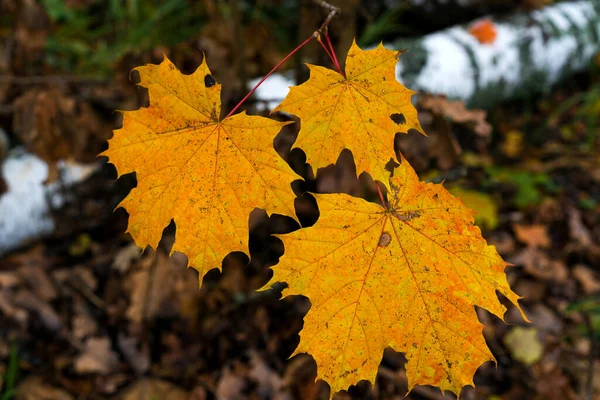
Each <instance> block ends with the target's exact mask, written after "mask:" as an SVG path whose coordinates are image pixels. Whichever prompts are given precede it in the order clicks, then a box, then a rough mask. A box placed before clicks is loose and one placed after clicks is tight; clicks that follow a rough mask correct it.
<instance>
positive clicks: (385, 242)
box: [377, 232, 392, 247]
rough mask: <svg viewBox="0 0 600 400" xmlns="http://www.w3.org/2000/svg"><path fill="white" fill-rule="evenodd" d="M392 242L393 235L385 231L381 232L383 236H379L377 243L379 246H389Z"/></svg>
mask: <svg viewBox="0 0 600 400" xmlns="http://www.w3.org/2000/svg"><path fill="white" fill-rule="evenodd" d="M391 242H392V235H390V234H389V232H383V233H382V234H381V237H380V238H379V243H377V246H379V247H387V246H389V244H390V243H391Z"/></svg>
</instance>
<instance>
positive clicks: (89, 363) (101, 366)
mask: <svg viewBox="0 0 600 400" xmlns="http://www.w3.org/2000/svg"><path fill="white" fill-rule="evenodd" d="M117 366H118V356H117V354H116V353H115V352H114V351H113V350H112V349H111V343H110V339H109V338H107V337H93V338H89V339H88V340H86V341H85V349H84V351H83V353H82V354H80V355H79V356H78V357H77V358H76V359H75V372H77V373H78V374H90V373H91V374H110V373H111V372H114V371H115V369H116V368H117Z"/></svg>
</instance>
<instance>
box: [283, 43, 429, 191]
mask: <svg viewBox="0 0 600 400" xmlns="http://www.w3.org/2000/svg"><path fill="white" fill-rule="evenodd" d="M401 54H402V51H392V50H387V49H385V48H384V47H383V45H379V47H377V48H376V49H374V50H367V51H364V50H361V49H360V48H359V47H358V46H357V45H356V43H353V44H352V47H350V50H349V51H348V56H347V58H346V76H345V77H344V76H342V75H340V74H339V73H338V72H336V71H333V70H330V69H328V68H324V67H321V66H318V65H311V64H307V65H308V68H309V69H310V78H309V79H308V81H306V82H304V83H303V84H301V85H300V86H295V87H292V88H291V89H290V92H289V94H288V95H287V97H286V98H285V99H284V100H283V102H282V103H281V104H280V105H279V106H278V107H277V108H275V109H274V110H273V111H284V112H287V113H291V114H294V115H296V116H298V117H299V118H300V132H299V133H298V139H297V140H296V143H295V144H294V147H299V148H301V149H302V150H304V152H305V153H306V158H307V162H308V163H309V164H310V165H311V166H312V167H313V168H314V169H315V170H316V169H318V168H321V167H326V166H327V165H329V164H331V163H334V162H335V161H336V160H337V158H338V156H339V155H340V152H341V151H342V150H343V149H345V148H346V149H349V150H350V151H352V154H353V156H354V161H355V162H356V169H357V171H358V172H359V173H361V172H365V171H366V172H368V173H369V174H371V176H372V177H373V179H376V180H380V181H383V180H384V179H386V177H387V176H388V175H389V172H388V171H386V170H385V165H386V164H387V163H388V161H389V160H390V158H391V159H393V160H395V159H396V155H395V154H394V135H395V133H396V132H401V133H407V132H408V131H409V130H410V129H414V130H417V131H419V132H421V133H423V134H425V133H424V132H423V130H422V129H421V125H420V124H419V120H418V119H417V111H416V110H415V108H414V107H413V106H412V104H411V102H410V98H411V96H412V95H413V94H414V93H415V92H413V91H412V90H409V89H407V88H405V87H404V86H403V85H402V84H400V83H399V82H398V81H397V80H396V63H397V61H398V58H399V57H400V55H401Z"/></svg>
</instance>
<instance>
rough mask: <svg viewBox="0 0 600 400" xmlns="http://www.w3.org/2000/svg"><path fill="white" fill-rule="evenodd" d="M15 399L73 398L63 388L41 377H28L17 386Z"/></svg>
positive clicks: (62, 399)
mask: <svg viewBox="0 0 600 400" xmlns="http://www.w3.org/2000/svg"><path fill="white" fill-rule="evenodd" d="M15 399H16V400H73V397H72V396H71V395H70V394H69V393H68V392H66V391H65V390H62V389H59V388H57V387H54V386H51V385H49V384H47V383H45V382H44V381H43V378H42V377H38V376H32V377H28V378H26V379H25V381H23V382H22V383H21V384H19V386H18V387H17V395H16V396H15Z"/></svg>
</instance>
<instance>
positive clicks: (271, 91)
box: [250, 74, 296, 111]
mask: <svg viewBox="0 0 600 400" xmlns="http://www.w3.org/2000/svg"><path fill="white" fill-rule="evenodd" d="M261 79H262V77H260V78H256V79H253V80H251V81H250V87H254V86H255V85H256V84H257V83H258V82H259V81H260V80H261ZM295 84H296V83H295V81H294V79H291V78H289V77H287V76H285V75H283V74H274V75H271V76H270V77H268V78H267V80H266V81H264V82H263V83H262V84H261V85H260V86H259V87H258V89H256V91H255V92H254V96H255V97H256V99H257V100H258V103H257V104H256V110H257V111H265V110H272V109H274V108H275V107H277V106H278V105H279V103H281V101H282V100H283V99H284V98H285V96H287V94H288V92H289V91H290V86H294V85H295Z"/></svg>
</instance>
